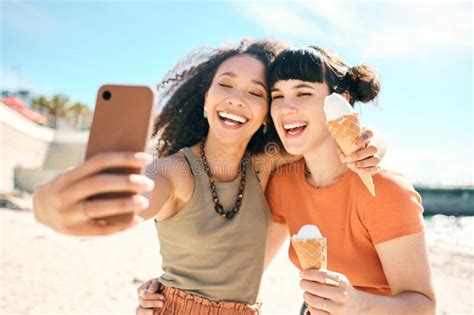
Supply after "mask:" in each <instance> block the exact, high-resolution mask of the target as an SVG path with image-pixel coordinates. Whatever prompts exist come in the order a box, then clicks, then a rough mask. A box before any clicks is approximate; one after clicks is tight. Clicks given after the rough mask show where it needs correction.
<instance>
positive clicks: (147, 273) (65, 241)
mask: <svg viewBox="0 0 474 315" xmlns="http://www.w3.org/2000/svg"><path fill="white" fill-rule="evenodd" d="M0 216H1V218H0V222H1V246H2V247H1V257H0V258H1V261H0V267H1V268H0V279H1V286H0V290H1V291H0V314H2V315H13V314H48V315H52V314H114V315H115V314H135V307H136V306H137V300H136V299H137V295H136V288H137V287H138V286H139V284H140V283H141V282H143V281H145V280H148V279H150V278H152V277H157V276H159V275H160V273H161V270H160V264H161V259H160V256H159V246H158V239H157V236H156V230H155V227H154V225H153V221H147V222H145V223H143V224H141V225H140V226H138V227H136V228H134V229H132V230H129V231H126V232H123V233H119V234H116V235H112V236H107V237H99V238H88V237H87V238H76V237H70V236H65V235H61V234H57V233H56V232H54V231H52V230H50V229H49V228H47V227H44V226H42V225H40V224H38V223H36V222H35V221H34V218H33V215H32V213H31V211H19V210H10V209H0ZM471 235H472V234H471ZM287 248H288V243H286V244H285V245H284V248H283V249H282V250H281V251H280V253H279V254H278V256H277V257H276V258H275V260H274V261H273V263H272V265H271V266H270V267H269V269H268V270H267V272H266V273H265V275H264V279H263V283H262V289H261V297H260V300H261V301H262V302H263V303H264V306H263V314H297V313H298V310H299V307H300V304H301V301H302V291H301V290H300V289H299V287H298V279H299V278H298V272H297V270H296V268H294V267H293V266H292V265H291V264H290V263H289V261H288V258H287V256H286V253H287ZM429 249H430V256H431V257H430V258H431V262H432V266H433V272H434V278H435V284H436V289H437V293H438V299H439V302H438V314H474V308H473V307H474V303H473V300H474V298H473V283H474V281H473V280H474V279H473V274H474V273H473V270H474V252H473V248H472V247H463V246H452V245H450V244H441V243H440V244H437V245H430V248H429Z"/></svg>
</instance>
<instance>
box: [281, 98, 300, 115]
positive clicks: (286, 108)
mask: <svg viewBox="0 0 474 315" xmlns="http://www.w3.org/2000/svg"><path fill="white" fill-rule="evenodd" d="M280 112H281V114H282V115H289V114H294V113H296V112H297V108H296V106H295V104H294V103H293V102H291V101H286V102H284V103H283V104H282V105H281V107H280Z"/></svg>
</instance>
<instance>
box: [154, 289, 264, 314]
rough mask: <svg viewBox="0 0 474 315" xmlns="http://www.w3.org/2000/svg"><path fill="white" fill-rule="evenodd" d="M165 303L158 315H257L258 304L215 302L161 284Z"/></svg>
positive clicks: (258, 312)
mask: <svg viewBox="0 0 474 315" xmlns="http://www.w3.org/2000/svg"><path fill="white" fill-rule="evenodd" d="M161 288H162V289H161V294H163V295H164V297H165V303H164V305H163V308H162V309H161V312H160V313H159V314H160V315H188V314H189V315H258V314H260V304H259V303H257V304H254V305H249V304H245V303H235V302H225V301H223V302H215V301H211V300H208V299H206V298H203V297H200V296H196V295H192V294H190V293H187V292H185V291H183V290H180V289H177V288H173V287H168V286H164V285H161Z"/></svg>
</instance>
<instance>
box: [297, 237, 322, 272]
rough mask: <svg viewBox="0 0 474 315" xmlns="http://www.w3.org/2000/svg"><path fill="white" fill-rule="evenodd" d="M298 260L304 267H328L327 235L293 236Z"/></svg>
mask: <svg viewBox="0 0 474 315" xmlns="http://www.w3.org/2000/svg"><path fill="white" fill-rule="evenodd" d="M291 243H292V244H293V248H294V249H295V252H296V255H297V256H298V260H299V261H300V264H301V267H302V268H303V269H327V240H326V238H325V237H321V238H312V239H297V238H296V236H293V237H291Z"/></svg>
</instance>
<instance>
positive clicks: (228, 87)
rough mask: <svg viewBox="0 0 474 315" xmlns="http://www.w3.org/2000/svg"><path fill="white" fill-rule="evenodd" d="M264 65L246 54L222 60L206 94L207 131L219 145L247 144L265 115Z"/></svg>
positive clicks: (266, 94)
mask: <svg viewBox="0 0 474 315" xmlns="http://www.w3.org/2000/svg"><path fill="white" fill-rule="evenodd" d="M265 70H266V69H265V65H264V64H263V63H262V62H261V61H259V60H258V59H256V58H254V57H252V56H249V55H238V56H234V57H231V58H229V59H227V60H226V61H224V62H223V63H222V64H221V65H220V66H219V68H218V69H217V72H216V74H215V75H214V79H213V80H212V83H211V86H210V87H209V90H208V91H207V93H206V97H205V104H204V110H205V111H206V113H207V117H208V118H207V119H208V122H209V132H212V133H213V135H214V136H216V137H217V138H218V139H219V140H220V141H221V142H222V143H226V144H231V143H241V142H243V141H249V140H250V138H251V137H252V136H253V135H254V133H255V132H256V131H257V130H258V129H259V128H260V127H261V125H262V123H263V122H264V121H265V118H266V115H267V113H268V100H269V95H268V92H267V87H266V78H265Z"/></svg>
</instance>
